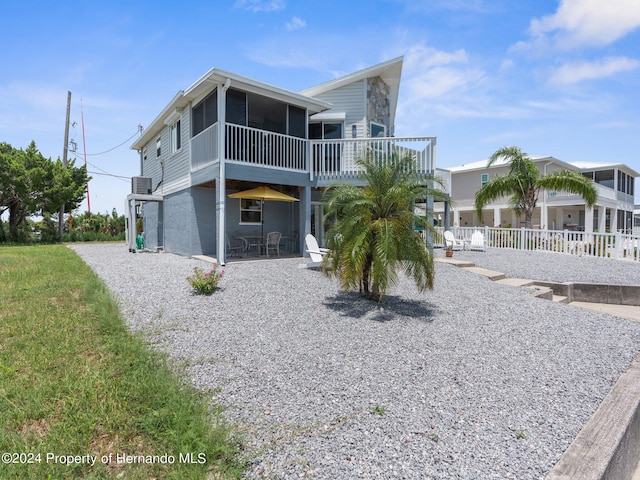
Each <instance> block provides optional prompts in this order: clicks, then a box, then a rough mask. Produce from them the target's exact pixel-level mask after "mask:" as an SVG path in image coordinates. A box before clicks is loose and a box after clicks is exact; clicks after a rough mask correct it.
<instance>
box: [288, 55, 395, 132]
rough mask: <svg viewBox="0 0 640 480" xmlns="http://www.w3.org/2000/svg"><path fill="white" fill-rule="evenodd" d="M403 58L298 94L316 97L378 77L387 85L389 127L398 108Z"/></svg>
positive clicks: (393, 121) (330, 81)
mask: <svg viewBox="0 0 640 480" xmlns="http://www.w3.org/2000/svg"><path fill="white" fill-rule="evenodd" d="M403 60H404V57H397V58H393V59H391V60H388V61H386V62H383V63H379V64H378V65H374V66H372V67H368V68H365V69H363V70H359V71H357V72H353V73H349V74H348V75H344V76H342V77H338V78H335V79H333V80H329V81H328V82H324V83H321V84H320V85H316V86H315V87H311V88H307V89H306V90H302V91H301V92H300V93H301V94H302V95H306V96H309V97H317V96H318V95H322V94H323V93H326V92H329V91H331V90H335V89H337V88H340V87H343V86H345V85H349V84H351V83H354V82H358V81H360V80H364V79H367V78H374V77H380V78H381V79H382V80H383V81H384V83H386V84H387V85H389V112H390V114H391V118H390V121H391V125H393V124H394V123H395V116H396V107H397V106H398V93H399V91H400V77H401V75H402V62H403Z"/></svg>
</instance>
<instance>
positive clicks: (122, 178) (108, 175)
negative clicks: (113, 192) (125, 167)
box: [87, 164, 131, 182]
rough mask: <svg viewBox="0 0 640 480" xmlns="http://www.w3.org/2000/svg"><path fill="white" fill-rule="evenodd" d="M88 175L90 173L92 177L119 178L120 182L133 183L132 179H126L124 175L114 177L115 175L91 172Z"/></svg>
mask: <svg viewBox="0 0 640 480" xmlns="http://www.w3.org/2000/svg"><path fill="white" fill-rule="evenodd" d="M89 165H91V164H89ZM91 166H92V167H93V166H95V165H91ZM96 168H97V167H96ZM87 173H90V174H91V175H102V176H104V177H113V178H117V179H118V180H122V181H123V182H130V181H131V177H125V176H123V175H114V174H113V173H102V172H90V171H87Z"/></svg>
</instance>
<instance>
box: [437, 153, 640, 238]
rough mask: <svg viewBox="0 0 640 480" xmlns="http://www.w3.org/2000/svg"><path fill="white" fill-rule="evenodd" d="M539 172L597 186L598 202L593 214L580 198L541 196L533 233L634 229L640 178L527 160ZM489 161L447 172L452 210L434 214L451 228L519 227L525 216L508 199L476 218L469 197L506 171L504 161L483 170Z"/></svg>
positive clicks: (607, 166)
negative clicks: (561, 173)
mask: <svg viewBox="0 0 640 480" xmlns="http://www.w3.org/2000/svg"><path fill="white" fill-rule="evenodd" d="M529 158H530V159H531V160H532V161H533V162H534V163H535V164H536V166H537V167H538V170H539V171H540V172H541V173H542V174H545V173H551V172H553V171H554V170H559V169H569V170H573V171H576V172H579V173H581V174H582V175H584V176H585V177H587V178H590V179H592V180H593V181H594V182H595V183H596V188H597V191H598V199H597V201H596V204H595V206H594V207H593V208H592V209H588V208H586V205H585V202H584V200H583V199H582V197H580V196H579V195H573V194H569V193H566V192H555V191H541V192H540V195H539V198H538V203H537V206H536V210H535V212H534V216H533V221H532V223H533V226H534V228H542V229H548V230H564V229H568V230H583V231H586V232H593V231H599V232H604V231H612V232H614V231H621V230H622V231H628V232H629V233H631V230H632V228H633V210H634V203H633V202H634V182H635V178H636V177H640V173H638V172H636V171H635V170H633V169H631V168H629V167H628V166H626V165H623V164H617V163H589V162H573V163H566V162H563V161H561V160H558V159H557V158H554V157H540V156H530V157H529ZM487 162H488V160H481V161H479V162H474V163H469V164H465V165H460V166H456V167H450V168H447V169H446V170H448V171H449V172H450V174H451V179H450V182H451V187H450V193H451V201H452V205H451V207H450V211H451V212H450V214H449V206H448V205H444V206H443V205H442V204H440V205H438V204H436V207H435V209H434V211H435V213H436V215H438V214H440V215H442V214H446V216H447V217H450V223H449V225H450V226H454V227H472V226H484V225H488V226H493V227H497V226H503V227H506V226H511V227H521V226H524V216H522V217H521V218H518V217H517V216H516V215H515V213H514V212H513V210H512V209H511V208H510V207H509V203H508V202H509V198H507V197H505V198H504V199H502V200H499V201H496V202H494V203H492V204H489V205H488V206H487V207H486V208H485V209H483V211H482V220H480V219H479V218H478V216H477V214H476V213H475V206H474V198H475V193H476V192H477V191H478V189H479V188H480V187H481V186H482V185H484V184H485V183H486V182H487V181H489V179H490V178H491V177H492V176H494V175H501V174H504V173H506V172H507V171H508V165H507V163H506V161H505V160H504V159H499V160H498V161H496V162H495V163H494V164H493V165H492V167H491V168H487Z"/></svg>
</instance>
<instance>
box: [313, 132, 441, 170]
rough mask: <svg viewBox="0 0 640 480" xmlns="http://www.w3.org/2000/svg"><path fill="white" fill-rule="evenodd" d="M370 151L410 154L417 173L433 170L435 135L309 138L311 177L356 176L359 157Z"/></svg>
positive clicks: (385, 156) (384, 153)
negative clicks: (336, 138) (337, 138)
mask: <svg viewBox="0 0 640 480" xmlns="http://www.w3.org/2000/svg"><path fill="white" fill-rule="evenodd" d="M367 151H372V152H373V153H374V154H376V155H380V157H381V158H389V157H390V156H391V155H394V154H395V155H399V156H403V155H406V154H409V155H411V156H412V157H413V159H414V160H415V162H416V167H417V171H418V173H424V174H429V173H433V170H434V165H435V137H384V138H355V139H339V140H311V156H312V166H313V176H314V177H315V178H317V179H318V180H324V181H331V180H342V179H345V178H355V177H357V176H358V175H359V173H360V170H361V169H360V167H359V166H358V165H357V160H358V158H360V157H362V156H363V155H364V154H365V153H366V152H367Z"/></svg>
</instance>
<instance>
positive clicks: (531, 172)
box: [475, 147, 598, 228]
mask: <svg viewBox="0 0 640 480" xmlns="http://www.w3.org/2000/svg"><path fill="white" fill-rule="evenodd" d="M500 158H504V159H506V160H507V161H508V163H509V172H508V173H505V174H504V175H496V176H494V177H492V178H491V179H489V181H488V182H487V183H485V184H484V185H483V186H482V187H481V188H480V190H478V191H477V192H476V199H475V206H476V213H477V214H478V217H479V218H480V219H482V209H483V208H484V206H485V205H487V204H488V203H491V202H493V201H494V200H497V199H499V198H501V197H504V196H508V195H511V199H510V200H509V205H510V206H511V208H512V209H513V210H514V211H515V213H516V215H518V216H519V215H521V214H523V213H524V219H525V225H526V227H527V228H531V218H532V217H533V211H534V210H535V208H536V203H537V202H538V195H539V193H540V190H544V189H546V190H556V191H565V192H569V193H574V194H577V195H580V196H581V197H582V198H583V199H584V200H585V202H586V204H587V206H588V207H592V206H593V205H594V204H595V203H596V199H597V197H598V192H597V190H596V187H595V185H594V184H593V182H592V181H591V180H589V179H588V178H585V177H583V176H582V175H580V174H579V173H576V172H572V171H571V170H566V169H565V170H556V171H554V172H552V173H548V174H544V175H541V174H540V171H539V170H538V167H537V166H536V165H535V163H533V162H532V161H531V159H530V158H529V157H528V156H527V154H526V153H523V152H522V150H521V149H520V147H503V148H501V149H500V150H498V151H497V152H495V153H494V154H493V155H491V158H489V162H488V163H487V167H490V166H491V165H493V164H494V163H495V162H496V161H497V160H498V159H500Z"/></svg>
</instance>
